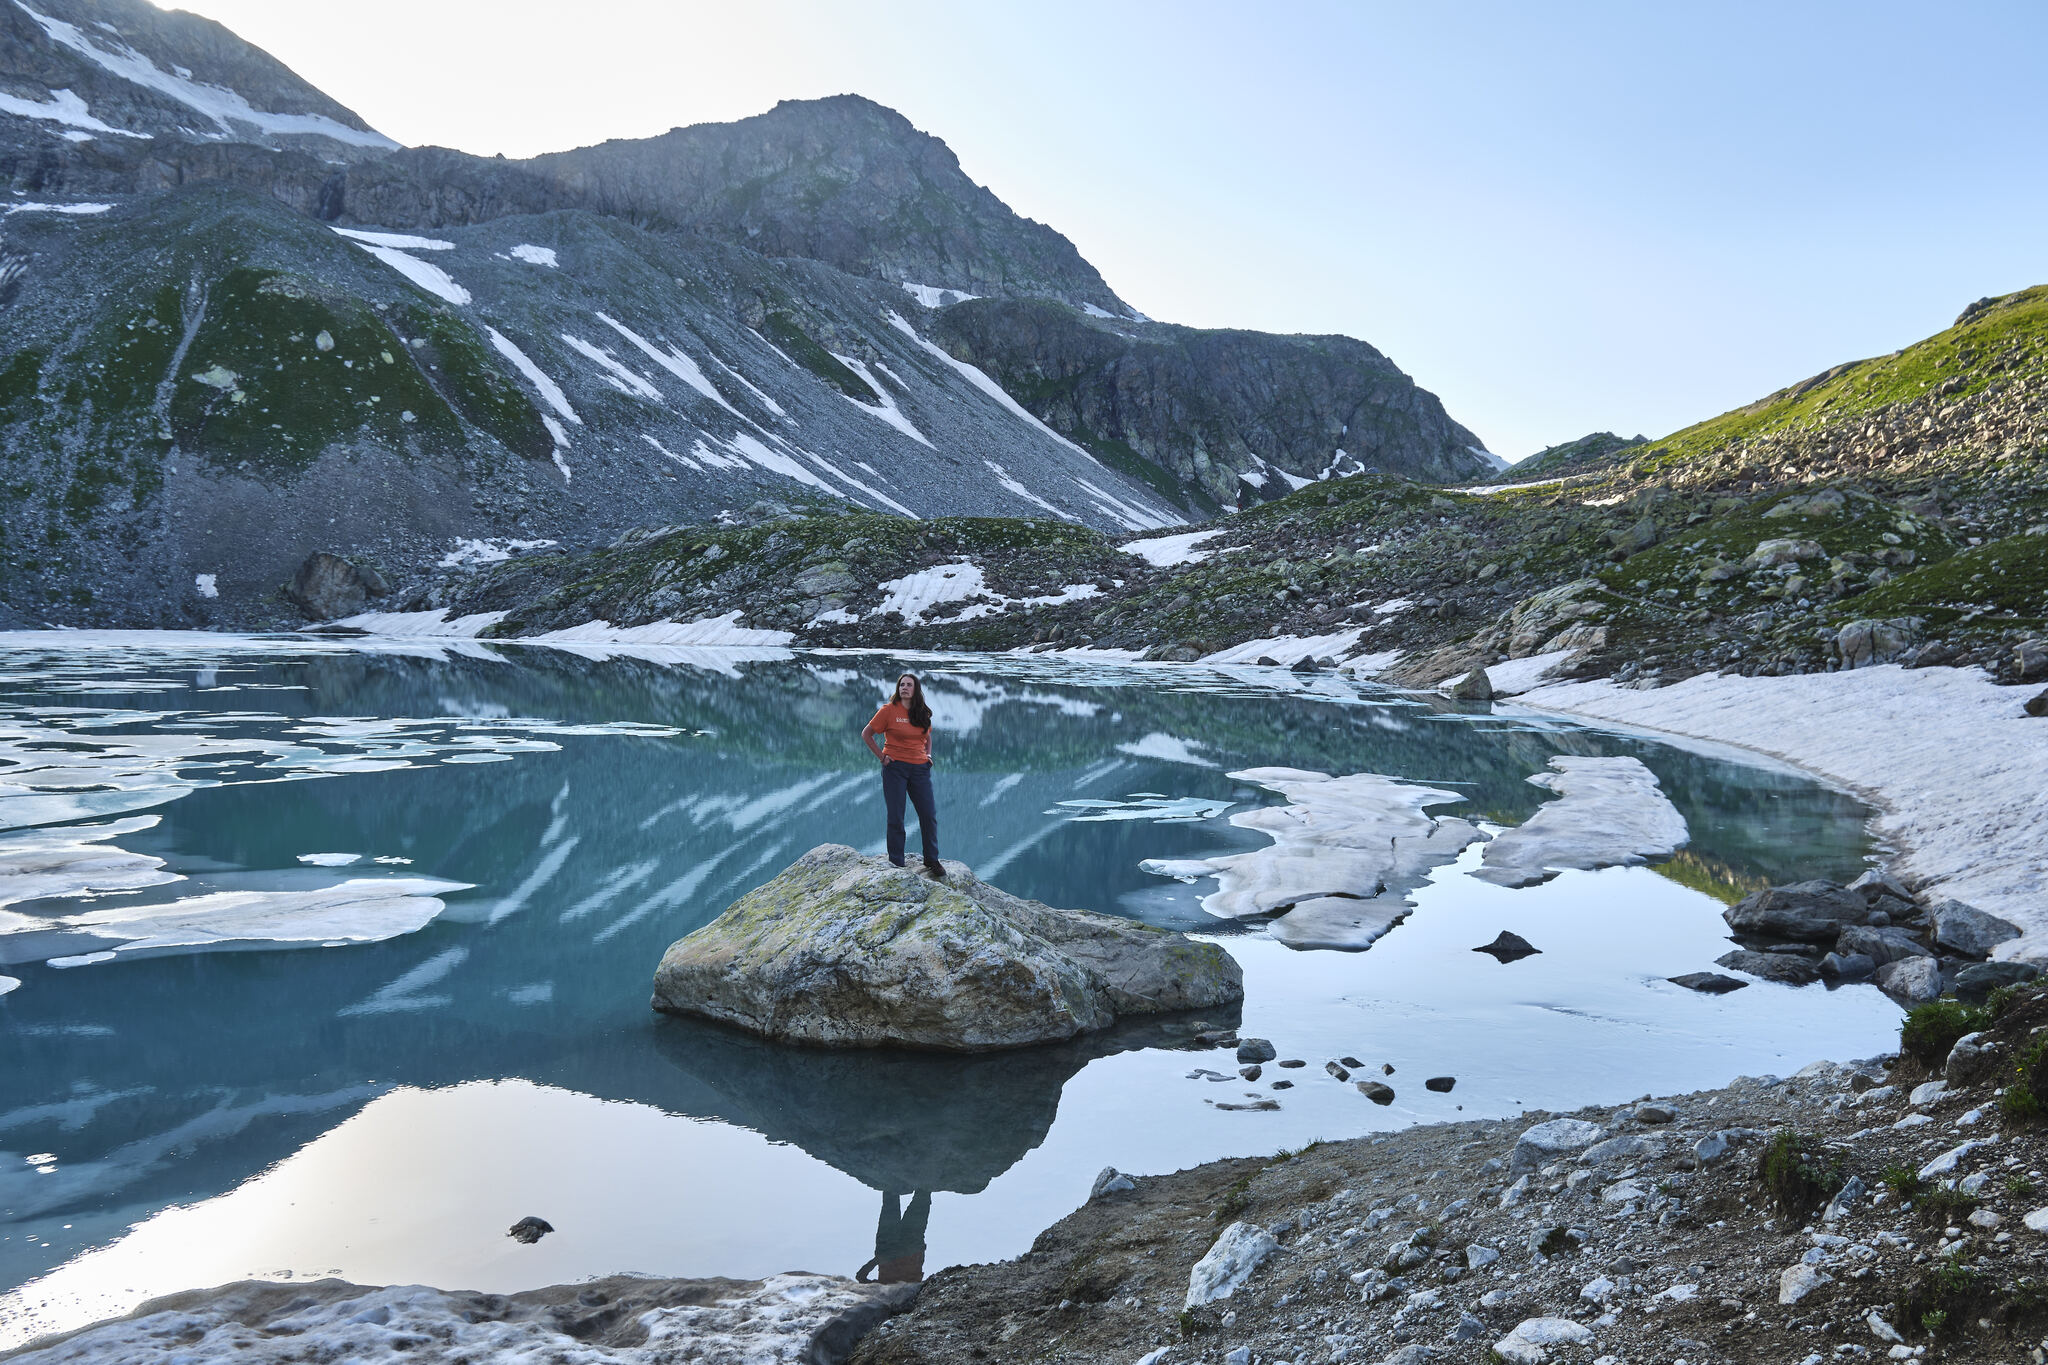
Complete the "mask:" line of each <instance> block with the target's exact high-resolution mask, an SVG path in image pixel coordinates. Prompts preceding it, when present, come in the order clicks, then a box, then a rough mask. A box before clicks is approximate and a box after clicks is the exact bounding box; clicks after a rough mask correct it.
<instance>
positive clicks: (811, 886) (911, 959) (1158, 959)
mask: <svg viewBox="0 0 2048 1365" xmlns="http://www.w3.org/2000/svg"><path fill="white" fill-rule="evenodd" d="M946 871H947V878H946V880H945V881H943V882H938V881H933V880H930V879H928V878H926V877H925V876H923V875H922V874H920V873H917V872H913V871H910V870H908V869H905V868H897V867H891V866H890V865H889V864H888V863H887V862H886V861H885V860H883V859H880V858H863V857H862V856H861V855H859V854H858V853H856V852H854V851H853V850H852V849H850V848H846V847H844V846H842V845H838V844H823V845H820V846H819V847H817V848H815V849H812V850H811V851H810V852H809V853H807V854H805V855H804V856H803V857H801V858H799V859H797V861H796V862H795V863H793V864H791V865H790V866H789V868H788V869H787V870H785V871H784V872H783V873H782V874H781V875H780V876H778V877H776V878H774V879H773V880H771V881H769V882H768V883H766V884H765V885H763V886H761V887H758V888H757V889H755V890H753V891H751V892H749V893H748V894H747V895H745V896H742V897H741V898H740V899H739V900H738V901H735V902H734V903H733V905H732V906H731V907H730V908H728V909H727V910H726V912H725V913H724V914H723V915H721V916H719V917H718V918H717V919H715V920H713V921H712V922H711V923H710V924H707V925H705V926H704V927H703V928H701V929H699V930H697V931H696V932H695V933H692V934H690V935H688V936H686V937H685V938H682V939H680V940H678V941H677V942H676V943H675V944H673V945H672V946H671V947H670V948H669V950H668V952H667V953H665V954H663V956H662V960H661V964H660V966H659V967H658V968H657V969H656V971H655V978H654V1006H655V1008H656V1009H660V1010H667V1011H671V1012H674V1013H678V1014H690V1015H696V1016H699V1017H702V1018H707V1019H714V1020H717V1021H719V1022H721V1023H726V1024H731V1025H733V1026H735V1027H738V1028H742V1029H745V1030H747V1031H749V1032H752V1033H758V1034H761V1035H763V1036H765V1037H769V1038H774V1039H778V1040H780V1041H785V1042H795V1043H807V1044H811V1045H814V1046H823V1047H878V1046H892V1045H893V1046H900V1047H914V1048H929V1049H934V1050H940V1051H956V1052H979V1051H988V1050H992V1049H996V1048H1005V1047H1019V1046H1024V1045H1026V1044H1031V1043H1041V1042H1051V1041H1054V1040H1058V1039H1064V1038H1071V1037H1073V1036H1075V1035H1076V1034H1079V1033H1083V1032H1087V1031H1090V1030H1094V1029H1100V1028H1105V1027H1107V1026H1108V1025H1109V1024H1110V1023H1111V1022H1113V1021H1114V1020H1115V1018H1116V1017H1117V1015H1119V1014H1153V1013H1161V1012H1165V1011H1170V1010H1183V1009H1196V1008H1201V1007H1204V1006H1210V1005H1218V1004H1226V1003H1230V1002H1234V1001H1238V1000H1242V999H1243V998H1244V985H1243V974H1242V973H1241V972H1240V971H1239V970H1238V967H1237V964H1236V962H1235V961H1233V960H1232V959H1231V957H1230V955H1229V954H1228V953H1225V952H1224V951H1223V950H1222V949H1221V948H1219V947H1217V946H1216V945H1214V944H1203V943H1196V942H1194V941H1192V940H1190V939H1187V938H1185V937H1184V936H1182V935H1180V934H1173V933H1167V932H1165V931H1163V930H1159V929H1154V928H1151V927H1150V926H1148V925H1143V924H1138V923H1136V922H1134V921H1130V920H1123V919H1117V918H1114V917H1112V916H1108V915H1096V914H1090V913H1088V912H1086V911H1079V910H1058V909H1054V908H1053V907H1051V906H1047V905H1041V904H1039V903H1038V902H1036V901H1028V900H1024V899H1022V898H1020V897H1017V896H1012V895H1010V894H1008V893H1007V892H1004V891H1001V890H998V889H997V888H995V887H993V886H990V885H988V884H987V883H986V882H982V881H979V880H977V879H976V878H975V877H974V875H973V874H972V873H971V872H970V871H969V870H968V869H967V868H966V867H965V866H964V865H963V864H959V863H948V864H947V865H946Z"/></svg>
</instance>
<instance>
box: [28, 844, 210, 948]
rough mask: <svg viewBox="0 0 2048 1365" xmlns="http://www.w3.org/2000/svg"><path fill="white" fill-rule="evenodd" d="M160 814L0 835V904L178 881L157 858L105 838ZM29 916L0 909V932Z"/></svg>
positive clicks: (121, 889) (175, 875)
mask: <svg viewBox="0 0 2048 1365" xmlns="http://www.w3.org/2000/svg"><path fill="white" fill-rule="evenodd" d="M159 818H160V817H158V816H154V815H139V816H132V817H130V818H128V819H126V820H114V821H111V822H109V823H107V824H104V825H69V826H64V827H62V828H58V829H48V830H43V829H30V830H19V831H15V832H13V833H9V834H4V835H0V907H5V906H9V905H19V904H21V903H22V902H24V901H34V900H43V899H46V898H48V897H52V896H76V895H82V894H85V893H87V892H108V891H139V890H141V889H142V888H144V887H149V886H162V885H163V884H165V883H166V882H174V881H177V880H178V875H177V874H176V873H174V872H166V871H164V870H163V867H164V860H163V859H162V858H158V857H153V856H152V855H150V854H147V853H130V852H129V851H128V850H126V849H124V848H117V847H114V846H112V845H110V844H108V843H107V842H106V841H107V840H109V839H113V838H118V837H119V836H121V835H124V834H139V833H140V832H142V831H143V830H146V829H152V828H154V827H155V826H156V824H157V822H158V820H159ZM28 919H29V917H28V916H24V915H8V914H5V913H0V934H5V933H7V932H8V930H9V925H10V924H14V923H20V922H27V921H28Z"/></svg>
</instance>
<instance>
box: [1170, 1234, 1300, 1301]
mask: <svg viewBox="0 0 2048 1365" xmlns="http://www.w3.org/2000/svg"><path fill="white" fill-rule="evenodd" d="M1279 1249H1280V1244H1279V1243H1278V1242H1276V1241H1274V1240H1273V1235H1272V1234H1271V1233H1269V1232H1267V1231H1266V1230H1265V1229H1264V1228H1262V1227H1260V1226H1259V1225H1258V1224H1256V1223H1232V1224H1231V1225H1230V1226H1229V1227H1227V1228H1225V1229H1223V1233H1222V1235H1221V1236H1219V1237H1218V1238H1217V1239H1216V1241H1215V1244H1214V1245H1213V1246H1211V1247H1210V1248H1209V1250H1208V1252H1207V1253H1206V1254H1205V1255H1204V1256H1203V1257H1202V1259H1201V1260H1199V1261H1197V1262H1195V1268H1194V1269H1193V1270H1191V1271H1189V1272H1188V1294H1187V1301H1186V1302H1185V1303H1183V1304H1182V1305H1181V1306H1182V1307H1183V1308H1196V1307H1199V1306H1200V1305H1202V1304H1205V1303H1214V1302H1215V1301H1216V1300H1218V1299H1227V1298H1229V1297H1230V1296H1231V1295H1232V1294H1233V1293H1235V1292H1236V1290H1237V1287H1238V1286H1239V1285H1241V1284H1243V1283H1244V1282H1245V1281H1246V1280H1248V1279H1250V1278H1251V1276H1252V1272H1253V1271H1255V1270H1257V1269H1258V1268H1259V1267H1260V1266H1261V1265H1263V1264H1265V1261H1266V1258H1267V1257H1268V1256H1271V1255H1272V1254H1273V1253H1274V1252H1276V1251H1278V1250H1279Z"/></svg>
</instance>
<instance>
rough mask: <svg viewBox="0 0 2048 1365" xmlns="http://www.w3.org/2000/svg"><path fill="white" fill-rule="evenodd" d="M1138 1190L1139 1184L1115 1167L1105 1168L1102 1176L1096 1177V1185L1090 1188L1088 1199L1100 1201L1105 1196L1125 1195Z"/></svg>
mask: <svg viewBox="0 0 2048 1365" xmlns="http://www.w3.org/2000/svg"><path fill="white" fill-rule="evenodd" d="M1137 1188H1138V1186H1137V1182H1135V1181H1133V1180H1132V1179H1131V1178H1130V1177H1129V1176H1127V1175H1125V1174H1124V1173H1123V1172H1122V1171H1119V1170H1118V1169H1117V1168H1116V1167H1114V1166H1104V1167H1103V1168H1102V1172H1101V1174H1099V1175H1097V1176H1096V1177H1095V1183H1094V1184H1093V1185H1091V1186H1089V1187H1088V1197H1089V1198H1090V1199H1100V1198H1102V1197H1103V1196H1104V1195H1110V1194H1124V1193H1127V1192H1129V1191H1131V1190H1135V1189H1137Z"/></svg>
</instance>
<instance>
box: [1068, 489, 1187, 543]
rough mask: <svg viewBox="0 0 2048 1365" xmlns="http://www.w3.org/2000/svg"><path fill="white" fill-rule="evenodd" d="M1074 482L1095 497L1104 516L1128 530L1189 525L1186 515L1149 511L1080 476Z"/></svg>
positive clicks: (1151, 529) (1091, 496)
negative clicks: (1107, 491)
mask: <svg viewBox="0 0 2048 1365" xmlns="http://www.w3.org/2000/svg"><path fill="white" fill-rule="evenodd" d="M1074 483H1075V485H1076V486H1077V487H1078V488H1080V490H1081V491H1082V492H1084V493H1086V494H1087V495H1088V496H1089V497H1090V498H1092V499H1094V501H1095V505H1096V507H1097V508H1099V509H1101V511H1102V513H1103V515H1104V516H1107V517H1108V518H1109V519H1110V520H1111V521H1114V522H1116V523H1117V524H1119V525H1121V526H1122V527H1124V529H1126V530H1130V531H1153V530H1158V529H1159V528H1161V527H1164V526H1185V525H1187V518H1185V517H1181V516H1176V515H1174V514H1172V513H1159V512H1151V511H1147V510H1146V509H1145V508H1142V507H1139V506H1137V505H1136V504H1134V503H1129V502H1125V501H1124V500H1123V499H1122V498H1119V497H1117V496H1115V495H1114V494H1111V493H1106V492H1104V491H1103V490H1102V489H1100V488H1098V487H1096V486H1095V485H1094V484H1092V483H1090V482H1088V480H1086V479H1083V478H1080V477H1078V476H1076V477H1075V479H1074Z"/></svg>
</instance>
